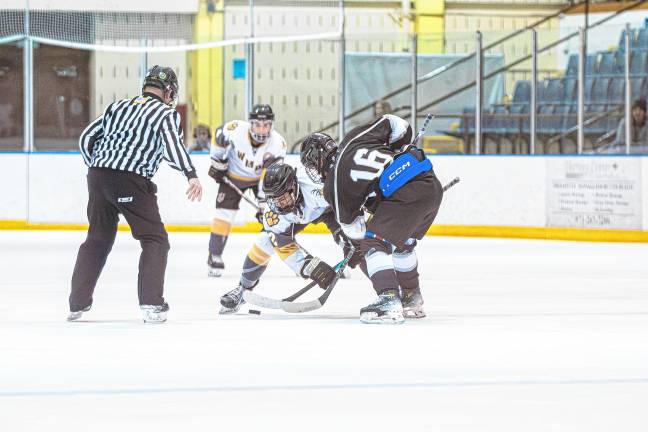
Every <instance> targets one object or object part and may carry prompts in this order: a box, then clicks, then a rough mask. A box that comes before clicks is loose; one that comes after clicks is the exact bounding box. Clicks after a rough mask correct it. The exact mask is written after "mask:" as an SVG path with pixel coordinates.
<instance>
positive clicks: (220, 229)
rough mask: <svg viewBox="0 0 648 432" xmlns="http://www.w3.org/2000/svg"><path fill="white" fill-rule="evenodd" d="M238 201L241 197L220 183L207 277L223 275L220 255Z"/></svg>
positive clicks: (210, 237) (237, 206) (210, 239)
mask: <svg viewBox="0 0 648 432" xmlns="http://www.w3.org/2000/svg"><path fill="white" fill-rule="evenodd" d="M240 201H241V196H240V195H239V194H238V193H237V192H236V191H235V190H234V189H232V188H231V187H229V186H228V185H227V184H224V183H221V184H220V185H219V186H218V195H216V211H215V212H214V219H213V221H212V226H211V234H210V236H209V256H208V257H207V274H208V275H209V276H212V277H219V276H220V275H221V274H223V270H224V269H225V264H224V262H223V256H222V255H223V251H224V250H225V244H226V243H227V239H228V237H229V235H230V231H231V229H232V223H233V222H234V217H235V216H236V211H237V210H238V208H239V203H240Z"/></svg>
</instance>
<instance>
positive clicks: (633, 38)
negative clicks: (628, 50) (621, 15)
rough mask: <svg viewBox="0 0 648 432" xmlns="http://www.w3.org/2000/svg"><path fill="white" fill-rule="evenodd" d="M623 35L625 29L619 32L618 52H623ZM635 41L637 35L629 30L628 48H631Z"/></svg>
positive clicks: (633, 30)
mask: <svg viewBox="0 0 648 432" xmlns="http://www.w3.org/2000/svg"><path fill="white" fill-rule="evenodd" d="M625 35H626V29H623V30H622V31H621V35H620V37H619V51H625ZM636 39H637V34H636V31H635V29H633V28H631V29H630V46H631V47H633V46H634V45H635V43H636Z"/></svg>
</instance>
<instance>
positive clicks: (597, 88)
mask: <svg viewBox="0 0 648 432" xmlns="http://www.w3.org/2000/svg"><path fill="white" fill-rule="evenodd" d="M610 82H611V79H610V78H596V81H594V87H593V88H592V102H595V103H599V104H607V103H608V92H609V90H610Z"/></svg>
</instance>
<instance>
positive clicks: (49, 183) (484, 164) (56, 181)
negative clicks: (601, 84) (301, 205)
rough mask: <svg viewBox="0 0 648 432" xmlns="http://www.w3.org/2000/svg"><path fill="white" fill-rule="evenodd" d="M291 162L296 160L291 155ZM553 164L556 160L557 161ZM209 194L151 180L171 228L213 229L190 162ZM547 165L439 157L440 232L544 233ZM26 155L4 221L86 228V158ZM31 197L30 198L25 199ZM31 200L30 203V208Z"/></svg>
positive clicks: (647, 166)
mask: <svg viewBox="0 0 648 432" xmlns="http://www.w3.org/2000/svg"><path fill="white" fill-rule="evenodd" d="M289 158H290V159H291V160H292V159H294V158H296V156H294V155H291V156H289ZM554 158H555V157H554ZM192 160H193V161H194V164H195V165H196V168H197V170H198V175H199V177H200V180H201V182H202V184H203V187H204V196H203V201H202V202H200V203H191V202H189V201H187V199H186V197H185V191H186V188H187V181H186V179H185V178H184V176H183V175H182V174H181V173H179V172H177V171H175V170H172V169H171V168H169V167H168V166H167V165H166V164H164V163H163V165H162V167H161V168H160V171H159V172H158V173H157V175H156V176H155V178H154V182H155V183H156V184H157V186H158V200H159V205H160V212H161V214H162V219H163V220H164V222H165V223H167V224H187V225H205V226H206V225H209V224H210V223H211V220H212V217H213V212H214V202H215V198H216V191H217V186H216V184H215V182H214V181H213V180H212V179H211V178H210V177H209V176H207V170H208V167H209V156H208V155H207V154H195V155H192ZM546 160H547V158H546V157H540V156H539V157H511V156H434V157H432V162H433V164H434V170H435V172H436V173H437V175H438V177H439V179H440V180H441V182H442V183H444V184H445V183H447V182H449V181H450V180H452V179H453V178H454V177H456V176H459V177H461V182H460V183H459V184H458V185H456V186H455V187H454V188H452V189H451V190H450V191H448V192H447V193H446V194H445V196H444V200H443V204H442V207H441V210H440V212H439V215H438V217H437V220H436V223H437V224H444V225H445V224H447V225H491V226H522V227H527V226H528V227H543V226H546V220H545V219H546V208H545V207H546V192H545V190H546V169H545V165H546ZM641 163H642V170H643V173H642V190H643V191H648V175H647V173H648V158H642V162H641ZM27 169H28V166H27V158H26V156H25V155H21V154H4V155H0V185H2V186H0V193H2V196H3V203H2V206H0V220H16V219H19V220H24V219H26V218H27V207H28V206H27V204H29V221H30V222H32V223H86V222H87V220H86V214H85V211H86V204H87V190H86V179H85V175H86V172H87V169H86V167H85V165H84V164H83V161H82V159H81V156H80V155H79V154H76V153H72V154H33V155H31V157H30V161H29V170H30V173H31V175H30V181H29V193H27V182H26V178H27ZM27 197H29V198H27ZM27 199H29V203H27ZM641 208H642V213H643V215H642V221H643V229H644V230H646V229H648V199H646V194H645V193H644V194H643V203H642V205H641ZM253 215H254V211H253V210H252V208H251V207H250V206H249V205H248V204H247V203H245V202H241V212H239V216H238V218H237V222H239V223H243V222H245V221H248V220H252V217H253Z"/></svg>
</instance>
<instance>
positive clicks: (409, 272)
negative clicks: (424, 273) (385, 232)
mask: <svg viewBox="0 0 648 432" xmlns="http://www.w3.org/2000/svg"><path fill="white" fill-rule="evenodd" d="M415 247H416V239H414V238H410V239H409V240H408V241H407V242H406V243H405V245H404V246H403V247H401V248H396V250H395V251H394V253H393V254H392V259H393V261H394V270H395V271H396V279H397V280H398V285H399V286H400V288H401V302H402V304H403V315H404V316H405V318H423V317H425V310H424V309H423V296H422V295H421V288H420V285H419V273H418V258H417V256H416V251H415V250H414V248H415Z"/></svg>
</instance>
